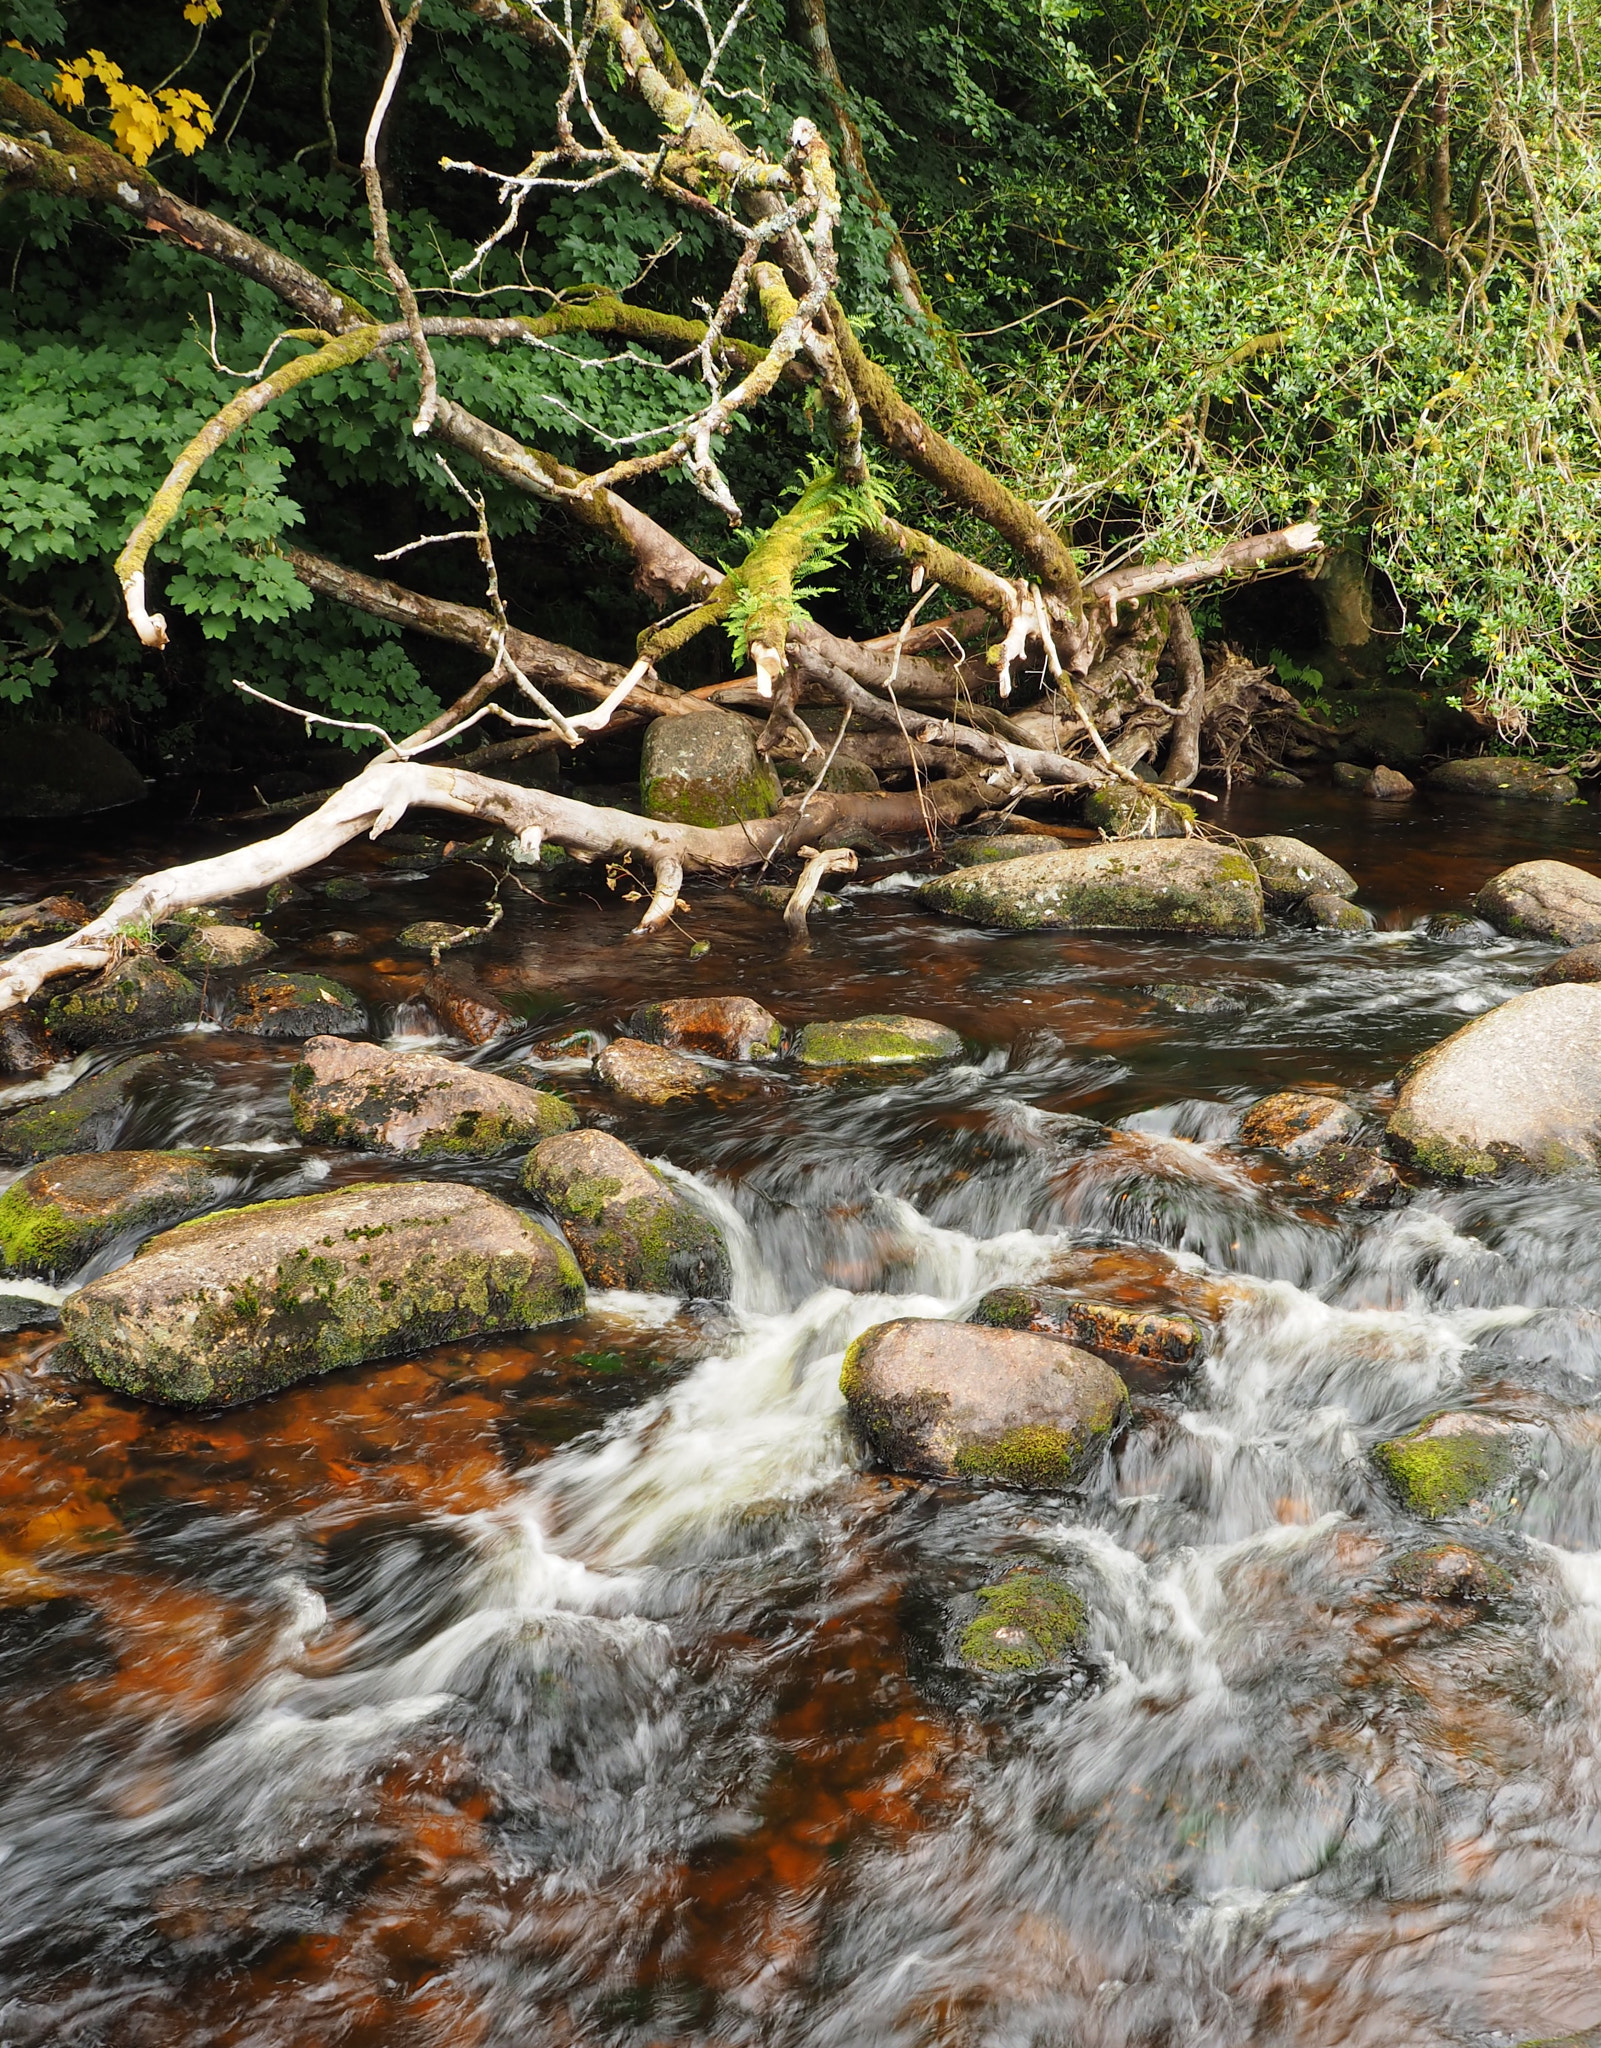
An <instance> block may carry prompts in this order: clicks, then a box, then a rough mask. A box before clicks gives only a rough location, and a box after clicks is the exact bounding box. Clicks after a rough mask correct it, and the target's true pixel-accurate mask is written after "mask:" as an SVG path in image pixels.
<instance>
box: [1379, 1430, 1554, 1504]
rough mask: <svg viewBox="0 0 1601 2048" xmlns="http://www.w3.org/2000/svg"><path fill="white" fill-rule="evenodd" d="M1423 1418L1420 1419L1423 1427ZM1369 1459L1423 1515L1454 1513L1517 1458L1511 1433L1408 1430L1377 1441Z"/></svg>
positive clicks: (1498, 1481) (1491, 1489)
mask: <svg viewBox="0 0 1601 2048" xmlns="http://www.w3.org/2000/svg"><path fill="white" fill-rule="evenodd" d="M1428 1427H1429V1425H1428V1424H1424V1425H1423V1429H1424V1430H1427V1429H1428ZM1373 1461H1374V1463H1375V1464H1376V1465H1377V1466H1378V1468H1379V1470H1380V1472H1381V1473H1383V1475H1384V1477H1385V1478H1386V1479H1387V1480H1388V1481H1389V1483H1390V1485H1391V1486H1392V1487H1393V1488H1394V1489H1395V1492H1396V1494H1397V1496H1398V1497H1399V1499H1400V1501H1401V1503H1402V1505H1403V1506H1404V1507H1406V1508H1409V1509H1410V1510H1411V1512H1412V1513H1413V1514H1415V1515H1422V1516H1423V1517H1424V1518H1425V1520H1427V1521H1431V1522H1432V1521H1438V1520H1439V1519H1440V1518H1441V1517H1442V1516H1444V1515H1454V1514H1459V1513H1460V1512H1461V1511H1462V1510H1463V1509H1464V1508H1466V1507H1468V1506H1470V1505H1471V1504H1472V1503H1473V1502H1474V1501H1476V1500H1482V1499H1484V1498H1485V1497H1486V1496H1487V1495H1490V1494H1493V1493H1495V1492H1496V1491H1497V1490H1498V1489H1499V1488H1500V1487H1502V1486H1504V1485H1505V1484H1506V1483H1507V1481H1508V1480H1509V1479H1510V1478H1511V1477H1512V1474H1513V1472H1514V1471H1515V1469H1516V1466H1517V1461H1518V1451H1517V1445H1516V1442H1515V1440H1514V1439H1513V1438H1511V1437H1510V1436H1479V1435H1477V1434H1471V1433H1469V1432H1467V1431H1463V1432H1462V1434H1461V1435H1458V1436H1428V1435H1425V1434H1423V1433H1422V1431H1414V1432H1413V1433H1412V1435H1410V1436H1404V1437H1396V1438H1392V1439H1391V1441H1390V1442H1388V1443H1382V1444H1376V1445H1375V1446H1374V1450H1373Z"/></svg>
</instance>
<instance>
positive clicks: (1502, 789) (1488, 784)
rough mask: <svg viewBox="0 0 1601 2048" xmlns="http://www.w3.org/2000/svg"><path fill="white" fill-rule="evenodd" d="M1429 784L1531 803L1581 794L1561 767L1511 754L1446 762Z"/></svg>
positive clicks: (1567, 799) (1451, 791) (1463, 793)
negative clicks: (1548, 766)
mask: <svg viewBox="0 0 1601 2048" xmlns="http://www.w3.org/2000/svg"><path fill="white" fill-rule="evenodd" d="M1429 787H1430V789H1438V790H1444V791H1446V792H1447V793H1448V794H1449V795H1452V796H1477V797H1490V798H1494V799H1496V800H1497V801H1499V802H1512V803H1529V804H1568V803H1572V801H1573V799H1574V798H1575V797H1576V796H1577V795H1578V794H1579V785H1578V784H1577V783H1576V782H1575V781H1574V779H1573V777H1572V776H1571V775H1565V774H1563V772H1562V770H1561V769H1560V768H1547V767H1546V766H1545V765H1544V764H1543V763H1542V762H1539V761H1526V760H1523V759H1521V758H1520V757H1518V756H1515V755H1511V754H1479V755H1476V756H1475V757H1474V758H1472V759H1470V760H1465V761H1445V762H1442V763H1441V765H1440V766H1439V767H1438V768H1436V769H1435V771H1434V773H1433V774H1432V775H1431V776H1430V777H1429Z"/></svg>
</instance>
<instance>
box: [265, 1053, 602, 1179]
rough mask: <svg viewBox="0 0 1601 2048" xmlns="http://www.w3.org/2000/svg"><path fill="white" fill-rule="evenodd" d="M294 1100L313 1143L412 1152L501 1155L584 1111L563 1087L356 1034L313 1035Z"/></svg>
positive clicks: (419, 1155)
mask: <svg viewBox="0 0 1601 2048" xmlns="http://www.w3.org/2000/svg"><path fill="white" fill-rule="evenodd" d="M289 1106H290V1109H291V1111H292V1113H293V1115H294V1119H295V1129H296V1130H297V1131H298V1132H299V1133H300V1135H301V1137H303V1138H305V1139H306V1140H307V1141H308V1142H309V1143H311V1144H320V1145H352V1146H354V1147H356V1149H357V1150H359V1151H362V1152H393V1153H397V1154H400V1155H402V1156H404V1157H406V1158H412V1159H448V1158H462V1159H495V1158H498V1157H499V1156H500V1154H501V1153H503V1152H514V1151H517V1150H518V1149H519V1148H521V1147H522V1146H524V1145H533V1144H536V1143H537V1142H538V1141H539V1140H540V1139H541V1138H546V1137H550V1136H551V1135H552V1134H553V1133H555V1132H557V1131H569V1130H571V1129H572V1127H573V1125H574V1124H575V1123H577V1121H578V1113H577V1111H576V1110H574V1109H573V1107H572V1105H571V1104H570V1103H567V1102H564V1101H563V1100H562V1098H561V1097H560V1096H559V1095H550V1094H547V1093H546V1092H545V1091H544V1090H542V1089H539V1088H525V1087H524V1086H523V1085H522V1083H521V1082H519V1081H508V1080H507V1079H506V1078H505V1077H504V1075H501V1074H491V1073H487V1072H485V1071H484V1070H483V1069H482V1068H479V1067H465V1066H462V1065H461V1064H460V1063H459V1062H458V1061H456V1060H448V1059H444V1058H442V1057H441V1056H440V1055H439V1054H438V1053H433V1052H386V1051H385V1050H384V1049H383V1048H382V1047H380V1046H376V1045H362V1044H358V1043H355V1042H353V1041H352V1040H350V1039H348V1038H309V1039H307V1041H306V1044H305V1046H304V1048H303V1050H302V1053H301V1057H300V1060H299V1061H298V1063H297V1064H296V1066H295V1069H294V1071H293V1073H292V1074H291V1075H290V1077H289Z"/></svg>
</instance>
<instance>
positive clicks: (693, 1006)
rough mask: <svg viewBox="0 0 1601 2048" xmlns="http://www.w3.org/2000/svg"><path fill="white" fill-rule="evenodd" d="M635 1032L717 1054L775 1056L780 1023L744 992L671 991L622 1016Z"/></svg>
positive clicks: (681, 1047) (735, 1057)
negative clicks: (667, 998) (688, 993)
mask: <svg viewBox="0 0 1601 2048" xmlns="http://www.w3.org/2000/svg"><path fill="white" fill-rule="evenodd" d="M628 1029H629V1032H630V1034H631V1035H632V1036H633V1037H635V1038H642V1039H645V1040H647V1041H648V1042H649V1043H651V1044H653V1045H665V1046H669V1047H670V1048H671V1049H672V1050H673V1051H674V1052H699V1053H709V1054H710V1055H711V1056H712V1058H713V1059H719V1060H770V1059H776V1058H777V1056H778V1054H779V1052H780V1051H781V1050H782V1049H783V1044H784V1027H783V1025H782V1024H780V1023H779V1021H778V1019H777V1018H776V1017H775V1016H774V1015H773V1013H772V1012H771V1010H764V1009H763V1008H762V1006H761V1004H760V1003H757V1002H753V1001H752V1000H751V998H750V997H749V996H676V997H674V998H673V999H672V1000H671V1001H669V1002H665V1003H644V1004H641V1006H640V1007H639V1008H638V1009H637V1010H636V1011H635V1012H634V1014H633V1016H632V1017H631V1018H630V1019H629V1020H628Z"/></svg>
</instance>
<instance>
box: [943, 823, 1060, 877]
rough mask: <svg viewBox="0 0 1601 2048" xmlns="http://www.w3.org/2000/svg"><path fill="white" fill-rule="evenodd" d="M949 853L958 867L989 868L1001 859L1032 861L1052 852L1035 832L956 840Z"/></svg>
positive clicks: (989, 835)
mask: <svg viewBox="0 0 1601 2048" xmlns="http://www.w3.org/2000/svg"><path fill="white" fill-rule="evenodd" d="M945 851H946V854H947V855H948V856H949V858H950V859H951V860H953V861H954V862H955V863H956V865H957V866H958V867H959V868H981V867H988V866H990V865H991V863H992V862H994V861H998V860H1031V859H1032V858H1033V857H1034V855H1035V854H1038V853H1045V852H1048V851H1049V842H1048V841H1046V840H1044V839H1037V838H1035V836H1034V834H1033V833H1032V832H986V833H974V834H973V835H972V837H970V838H967V839H953V840H951V841H950V842H949V844H948V845H947V846H946V848H945Z"/></svg>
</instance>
